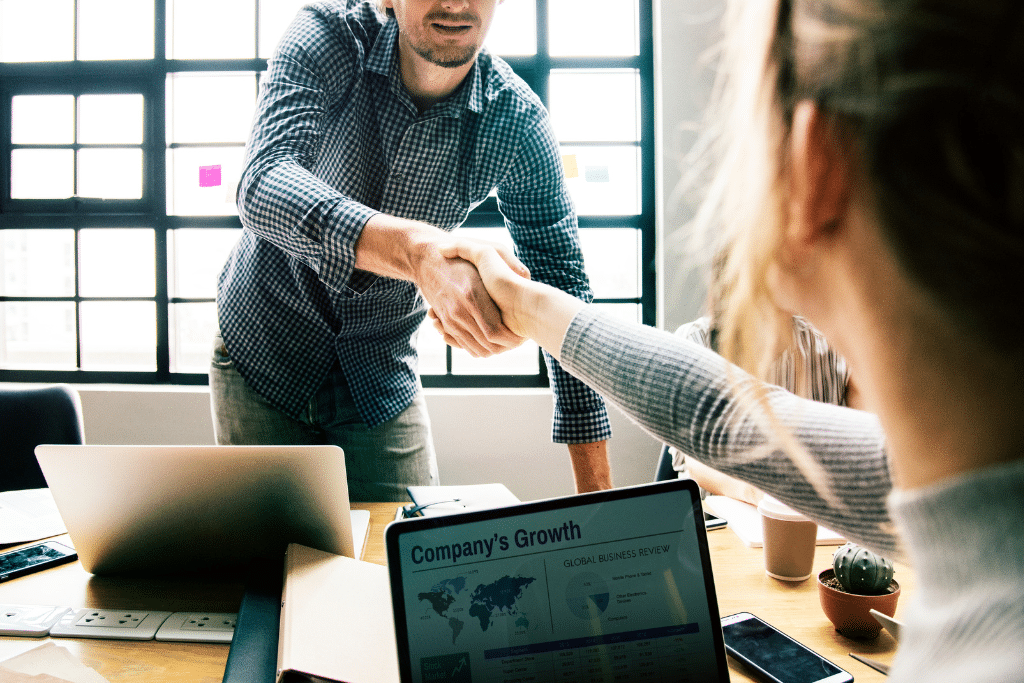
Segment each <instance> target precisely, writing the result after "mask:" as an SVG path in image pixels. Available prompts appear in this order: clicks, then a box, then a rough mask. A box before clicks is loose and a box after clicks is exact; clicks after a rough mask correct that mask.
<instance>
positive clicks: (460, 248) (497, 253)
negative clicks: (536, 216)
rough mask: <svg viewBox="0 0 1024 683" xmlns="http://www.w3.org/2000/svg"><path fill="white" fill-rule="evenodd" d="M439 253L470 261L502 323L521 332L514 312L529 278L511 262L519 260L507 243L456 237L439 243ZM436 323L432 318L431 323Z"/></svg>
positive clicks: (453, 258) (519, 304) (527, 274)
mask: <svg viewBox="0 0 1024 683" xmlns="http://www.w3.org/2000/svg"><path fill="white" fill-rule="evenodd" d="M440 253H441V255H442V256H446V257H448V258H450V259H452V260H465V261H469V262H471V263H472V265H474V266H475V267H476V270H477V272H478V273H479V275H480V278H481V280H482V282H483V284H484V285H485V286H486V288H487V293H488V295H489V296H490V298H491V299H492V301H493V302H494V304H495V305H496V306H497V307H498V309H499V313H500V315H501V317H502V321H503V322H504V324H505V325H506V326H507V327H508V329H509V330H511V331H512V332H513V333H514V334H516V335H519V336H525V335H524V334H523V326H522V325H521V323H520V322H519V320H518V317H517V315H516V313H517V310H521V308H522V303H521V301H520V299H521V294H522V291H521V288H522V286H523V285H525V284H527V283H528V282H529V277H530V275H529V272H528V271H526V268H525V266H523V267H522V269H521V270H520V269H519V268H517V267H516V265H515V264H516V263H518V262H519V261H518V259H516V258H515V256H512V255H511V254H510V253H509V252H508V249H507V247H505V246H504V245H500V244H494V243H491V242H484V241H482V240H474V239H468V238H460V239H452V240H451V241H449V242H446V243H444V244H442V245H441V249H440ZM510 258H511V259H512V260H510ZM520 265H522V264H520ZM436 323H437V320H436V318H435V326H436ZM439 329H440V328H439ZM444 332H447V330H442V333H444Z"/></svg>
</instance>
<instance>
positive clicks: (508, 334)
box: [417, 254, 525, 358]
mask: <svg viewBox="0 0 1024 683" xmlns="http://www.w3.org/2000/svg"><path fill="white" fill-rule="evenodd" d="M513 258H514V257H513ZM520 265H521V264H520ZM523 268H524V269H525V266H523ZM420 272H421V275H420V277H419V279H418V280H417V284H418V285H419V287H420V291H421V292H423V297H424V298H425V299H426V300H427V303H428V304H430V317H431V319H432V320H433V321H434V326H435V327H437V328H438V330H439V331H440V332H441V334H442V335H443V336H444V340H445V342H446V343H447V344H449V345H451V346H455V347H458V348H461V349H465V350H466V351H468V352H469V354H470V355H472V356H475V357H478V358H484V357H487V356H491V355H494V354H496V353H501V352H503V351H508V350H510V349H514V348H516V347H517V346H519V345H520V344H522V343H523V341H524V340H523V338H522V337H520V336H519V335H517V334H515V333H513V332H512V331H511V330H510V329H509V328H508V327H507V326H506V325H505V324H504V323H503V322H502V318H501V311H499V310H498V307H497V306H495V305H494V302H493V301H492V300H491V297H490V295H489V294H488V293H487V289H486V288H485V287H484V283H483V281H481V279H480V274H479V273H478V272H477V269H476V267H475V266H473V264H472V263H470V262H469V261H466V260H463V259H461V258H445V257H443V256H441V255H440V254H437V255H436V257H434V256H433V255H431V256H430V257H428V258H426V259H424V261H423V264H422V266H421V268H420Z"/></svg>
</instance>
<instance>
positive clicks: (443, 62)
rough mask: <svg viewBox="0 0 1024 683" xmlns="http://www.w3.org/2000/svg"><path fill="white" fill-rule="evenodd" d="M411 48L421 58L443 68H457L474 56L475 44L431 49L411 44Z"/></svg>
mask: <svg viewBox="0 0 1024 683" xmlns="http://www.w3.org/2000/svg"><path fill="white" fill-rule="evenodd" d="M412 49H413V50H414V51H415V52H416V54H418V55H419V56H420V57H422V58H423V59H425V60H427V61H428V62H430V63H431V64H435V65H437V66H439V67H442V68H444V69H457V68H459V67H460V66H464V65H465V64H468V63H469V62H471V61H472V60H473V58H474V57H476V52H477V49H476V47H475V46H467V47H457V48H456V47H451V48H441V49H431V48H427V47H422V46H420V45H413V46H412Z"/></svg>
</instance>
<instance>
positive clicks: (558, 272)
mask: <svg viewBox="0 0 1024 683" xmlns="http://www.w3.org/2000/svg"><path fill="white" fill-rule="evenodd" d="M495 5H496V0H379V6H375V3H374V2H370V1H367V0H363V1H362V2H359V1H357V0H347V1H346V0H334V1H333V2H319V3H314V4H312V5H309V6H307V7H306V8H304V9H303V10H302V11H300V12H299V14H298V16H297V18H296V19H295V21H294V22H293V23H292V25H291V27H290V28H289V29H288V31H287V32H286V33H285V35H284V37H283V38H282V40H281V43H280V45H279V46H278V50H277V53H276V54H275V56H274V58H273V59H271V60H270V61H269V63H268V66H267V73H266V74H265V75H264V78H263V79H262V82H261V87H260V97H259V102H258V105H257V112H256V118H255V121H254V124H253V130H252V134H251V136H250V140H249V144H248V146H247V149H246V159H245V166H244V170H243V174H242V178H241V182H240V183H239V187H238V197H237V198H238V207H239V213H240V217H241V220H242V224H243V226H244V228H245V229H244V230H243V231H242V237H241V239H240V241H239V243H238V244H237V245H236V247H235V248H234V250H233V251H232V253H231V256H230V257H229V259H228V262H227V264H226V265H225V267H224V270H223V271H222V273H221V276H220V281H219V286H218V294H217V305H218V314H219V320H220V333H219V334H218V336H217V338H216V340H215V344H214V354H213V359H212V362H211V370H210V385H211V392H212V400H213V412H214V422H215V427H216V433H217V440H218V442H219V443H234V444H241V443H269V444H274V443H336V444H338V445H340V446H341V447H342V448H344V449H345V451H346V466H347V469H348V475H349V477H348V478H349V495H350V497H351V499H352V500H366V501H369V500H400V499H401V498H403V497H404V495H405V487H406V486H408V485H410V484H429V483H436V482H437V465H436V458H435V455H434V450H433V445H432V440H431V437H430V424H429V420H428V418H427V414H426V407H425V402H424V399H423V392H422V388H421V386H420V382H419V376H418V372H417V356H416V350H415V338H416V334H417V330H418V329H419V327H420V323H421V322H422V321H423V318H424V315H425V313H426V311H427V308H428V307H429V308H430V309H431V313H432V316H434V317H435V318H436V319H437V320H438V322H439V324H440V325H441V326H443V329H444V330H445V333H446V335H447V336H446V340H447V341H449V343H451V344H453V345H457V346H460V347H462V348H464V349H466V350H468V351H469V352H470V353H471V354H473V355H474V356H481V357H482V356H488V355H491V354H494V353H500V352H502V351H505V350H507V349H510V348H514V347H515V346H518V345H519V344H520V343H521V342H522V340H521V339H520V338H518V337H517V336H516V335H514V334H513V333H512V332H511V331H510V330H508V329H507V328H506V327H505V326H504V325H503V324H502V323H501V316H500V314H499V312H498V310H497V308H496V307H495V306H494V304H493V302H492V301H491V300H490V297H489V296H488V295H487V292H486V289H485V288H484V287H483V284H482V283H481V282H480V279H479V276H478V275H477V272H476V269H475V268H474V267H473V266H472V265H471V264H469V263H467V262H465V261H462V260H459V259H446V258H444V257H443V256H442V255H441V254H440V253H439V249H440V248H441V247H442V246H443V245H444V244H445V243H446V242H447V241H450V240H451V238H450V237H449V235H448V233H449V231H451V230H453V229H455V228H456V227H458V226H459V225H461V224H462V223H463V221H464V220H465V219H466V216H467V214H468V213H469V211H470V210H471V209H472V208H473V207H474V206H476V205H477V204H479V203H480V202H482V201H483V200H484V199H486V198H487V196H488V195H489V194H490V193H491V191H492V190H494V189H495V188H496V189H497V198H498V207H499V209H500V211H501V213H502V215H503V216H504V218H505V224H506V226H507V228H508V229H509V231H510V233H511V235H512V238H513V241H514V243H515V245H516V251H517V254H518V256H519V258H520V259H521V260H522V263H523V264H525V266H526V267H527V268H528V269H529V271H530V273H531V275H532V276H533V277H534V278H535V279H537V280H540V281H543V282H547V283H548V284H551V285H553V286H556V287H559V288H560V289H563V290H565V291H567V292H569V293H571V294H573V295H575V296H578V297H580V298H581V299H584V300H588V301H589V300H590V299H591V298H592V294H591V291H590V286H589V283H588V281H587V277H586V274H585V272H584V270H583V257H582V254H581V252H580V247H579V240H578V235H577V223H576V215H575V212H574V209H573V206H572V201H571V199H570V197H569V195H568V192H567V190H566V188H565V183H564V172H563V170H562V166H561V158H560V155H559V151H558V145H557V143H556V141H555V139H554V135H553V132H552V130H551V124H550V121H549V118H548V114H547V112H546V111H545V110H544V107H543V106H542V104H541V103H540V101H539V99H538V98H537V97H536V96H535V95H534V93H533V92H532V91H530V89H529V87H528V86H527V85H526V84H525V83H524V82H523V81H522V80H521V79H519V78H518V77H517V76H515V74H513V73H512V71H511V69H510V68H509V67H508V65H507V64H506V63H505V62H504V61H502V60H501V59H499V58H498V57H495V56H492V55H490V54H489V53H488V52H487V51H486V50H482V49H481V46H482V42H483V39H484V36H485V35H486V33H487V29H488V28H489V26H490V23H491V19H492V18H493V14H494V9H495ZM507 258H508V260H510V261H515V257H513V256H512V255H510V254H509V255H507ZM546 360H547V362H548V367H549V370H550V374H551V377H552V384H553V387H554V394H555V410H554V426H553V439H554V440H555V441H556V442H561V443H566V444H568V447H569V452H570V458H571V461H572V465H573V472H574V475H575V479H576V487H577V490H579V491H584V490H594V489H599V488H608V487H610V486H611V476H610V471H609V467H608V456H607V439H608V438H609V437H610V435H611V431H610V427H609V424H608V417H607V414H606V412H605V406H604V403H603V401H602V400H601V399H600V397H598V396H597V395H596V394H595V393H594V392H592V391H591V390H590V389H588V388H587V387H586V386H584V385H583V384H582V383H580V382H579V381H578V380H576V379H575V378H573V377H571V376H569V375H568V374H567V373H566V372H565V371H563V370H562V369H561V367H559V366H558V364H557V363H556V362H555V361H554V360H552V359H551V358H550V357H547V356H546ZM467 417H471V416H467ZM513 419H514V417H513Z"/></svg>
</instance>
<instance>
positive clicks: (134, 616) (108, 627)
mask: <svg viewBox="0 0 1024 683" xmlns="http://www.w3.org/2000/svg"><path fill="white" fill-rule="evenodd" d="M169 616H171V613H170V612H144V611H135V610H112V609H89V608H82V609H78V610H75V611H74V612H72V613H71V614H67V615H65V616H64V618H63V619H61V620H60V621H58V622H57V623H56V624H54V625H53V627H52V628H50V635H51V636H52V637H54V638H111V639H114V640H153V637H154V636H156V632H157V630H158V629H159V628H160V625H161V624H162V623H164V620H166V619H167V617H169Z"/></svg>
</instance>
